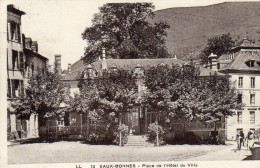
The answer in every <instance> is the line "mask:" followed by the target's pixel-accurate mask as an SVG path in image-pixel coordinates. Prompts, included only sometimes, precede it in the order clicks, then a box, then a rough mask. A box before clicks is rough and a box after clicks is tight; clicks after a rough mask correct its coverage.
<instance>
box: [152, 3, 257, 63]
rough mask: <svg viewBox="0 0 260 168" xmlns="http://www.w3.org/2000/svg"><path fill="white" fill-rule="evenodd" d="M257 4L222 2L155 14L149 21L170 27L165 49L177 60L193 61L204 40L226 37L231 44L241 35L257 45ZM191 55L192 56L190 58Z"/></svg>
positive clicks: (165, 10)
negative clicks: (174, 55) (175, 56)
mask: <svg viewBox="0 0 260 168" xmlns="http://www.w3.org/2000/svg"><path fill="white" fill-rule="evenodd" d="M259 9H260V2H225V3H220V4H216V5H210V6H203V7H183V8H169V9H163V10H158V11H155V18H154V19H153V21H166V22H167V23H168V24H169V25H170V26H171V28H170V30H169V31H168V37H167V39H166V45H167V48H168V49H169V51H170V52H171V53H172V54H176V55H177V57H178V58H180V59H186V60H187V59H197V58H199V53H200V51H201V50H202V49H203V48H204V47H205V46H206V44H207V39H209V38H211V37H213V36H215V35H220V34H223V33H230V34H231V36H232V38H233V39H234V40H241V39H242V38H243V37H244V36H245V35H247V36H248V37H249V38H250V39H252V40H255V42H256V43H257V44H259V43H260V10H259ZM190 53H192V54H190Z"/></svg>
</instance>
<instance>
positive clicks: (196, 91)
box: [142, 64, 242, 125]
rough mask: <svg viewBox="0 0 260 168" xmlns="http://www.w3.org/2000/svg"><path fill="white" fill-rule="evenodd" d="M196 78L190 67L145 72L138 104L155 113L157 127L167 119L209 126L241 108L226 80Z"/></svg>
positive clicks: (222, 78) (214, 77)
mask: <svg viewBox="0 0 260 168" xmlns="http://www.w3.org/2000/svg"><path fill="white" fill-rule="evenodd" d="M199 74H200V72H199V69H198V68H197V67H196V66H195V65H192V64H190V65H184V66H182V67H179V66H177V65H172V66H165V65H163V66H162V65H159V66H157V67H151V68H149V69H147V70H146V75H145V83H146V86H147V91H146V94H145V95H144V96H143V99H142V101H143V102H142V103H144V104H146V106H147V107H148V108H150V109H153V110H154V111H155V112H156V115H157V117H159V118H160V121H159V123H160V125H164V124H165V121H166V120H167V119H169V118H173V119H185V120H193V119H199V120H203V121H207V122H213V121H217V120H219V117H220V116H222V115H224V116H231V115H233V113H234V112H233V110H234V109H239V108H241V106H242V104H238V103H237V93H236V92H235V88H232V84H230V81H229V79H228V77H223V76H222V77H220V76H216V75H212V76H209V77H207V78H202V77H199Z"/></svg>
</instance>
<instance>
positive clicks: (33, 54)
mask: <svg viewBox="0 0 260 168" xmlns="http://www.w3.org/2000/svg"><path fill="white" fill-rule="evenodd" d="M23 52H24V54H28V55H32V56H36V57H39V58H41V59H44V60H46V61H47V60H48V58H46V57H44V56H42V55H41V54H39V53H36V52H33V51H32V50H29V49H27V48H24V49H23Z"/></svg>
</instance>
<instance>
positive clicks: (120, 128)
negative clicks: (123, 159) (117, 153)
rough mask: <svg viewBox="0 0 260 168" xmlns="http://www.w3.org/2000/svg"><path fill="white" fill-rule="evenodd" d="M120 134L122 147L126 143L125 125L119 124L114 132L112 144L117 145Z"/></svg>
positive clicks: (126, 128)
mask: <svg viewBox="0 0 260 168" xmlns="http://www.w3.org/2000/svg"><path fill="white" fill-rule="evenodd" d="M120 132H121V138H122V145H124V144H126V143H127V135H128V126H127V125H125V124H121V125H119V126H118V128H117V130H116V132H115V133H114V134H115V136H116V139H115V141H114V142H115V143H116V144H119V139H120Z"/></svg>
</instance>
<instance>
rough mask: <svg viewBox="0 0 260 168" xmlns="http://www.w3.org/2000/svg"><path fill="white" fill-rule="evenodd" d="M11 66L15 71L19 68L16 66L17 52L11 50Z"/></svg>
mask: <svg viewBox="0 0 260 168" xmlns="http://www.w3.org/2000/svg"><path fill="white" fill-rule="evenodd" d="M12 64H13V70H17V68H18V67H19V65H18V52H17V51H15V50H12Z"/></svg>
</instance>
